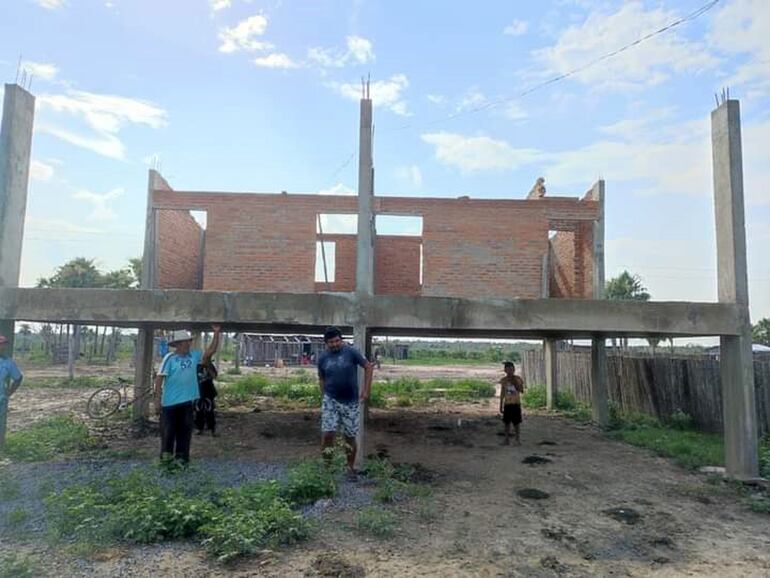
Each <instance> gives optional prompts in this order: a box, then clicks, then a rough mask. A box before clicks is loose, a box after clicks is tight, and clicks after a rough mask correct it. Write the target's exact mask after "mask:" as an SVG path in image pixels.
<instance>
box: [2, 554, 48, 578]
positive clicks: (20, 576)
mask: <svg viewBox="0 0 770 578" xmlns="http://www.w3.org/2000/svg"><path fill="white" fill-rule="evenodd" d="M40 575H41V573H40V572H39V571H38V568H37V563H36V561H35V560H34V559H33V558H31V557H29V556H20V555H19V554H16V553H15V552H13V553H4V554H0V578H35V576H40Z"/></svg>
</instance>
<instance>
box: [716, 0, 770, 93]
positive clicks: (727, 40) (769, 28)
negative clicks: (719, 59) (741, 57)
mask: <svg viewBox="0 0 770 578" xmlns="http://www.w3.org/2000/svg"><path fill="white" fill-rule="evenodd" d="M709 39H710V40H711V42H712V43H714V44H715V45H716V46H717V47H718V48H720V49H721V50H724V51H726V52H728V53H731V54H745V55H747V56H748V58H747V60H746V61H745V62H744V63H743V64H741V65H740V66H739V67H738V70H737V72H736V73H735V74H734V75H733V76H732V77H731V78H730V79H729V80H728V81H727V83H726V84H728V85H733V86H735V85H740V84H748V85H758V86H761V87H763V88H770V2H767V0H733V1H732V2H729V3H728V4H725V5H724V7H723V8H722V9H721V10H720V11H719V12H718V13H717V14H716V16H715V17H714V19H713V21H712V29H711V32H710V34H709Z"/></svg>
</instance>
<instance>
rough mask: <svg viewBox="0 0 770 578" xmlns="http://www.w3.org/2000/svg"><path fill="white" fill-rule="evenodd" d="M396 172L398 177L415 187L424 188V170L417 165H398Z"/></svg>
mask: <svg viewBox="0 0 770 578" xmlns="http://www.w3.org/2000/svg"><path fill="white" fill-rule="evenodd" d="M395 174H396V178H399V179H401V180H403V181H406V182H408V183H409V184H410V185H411V186H412V187H414V188H415V189H421V188H422V171H421V170H420V167H418V166H417V165H410V166H405V167H398V168H396V171H395Z"/></svg>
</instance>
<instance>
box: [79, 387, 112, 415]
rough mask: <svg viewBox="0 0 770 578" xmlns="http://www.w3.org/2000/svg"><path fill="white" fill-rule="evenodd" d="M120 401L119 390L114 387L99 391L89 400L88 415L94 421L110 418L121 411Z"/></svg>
mask: <svg viewBox="0 0 770 578" xmlns="http://www.w3.org/2000/svg"><path fill="white" fill-rule="evenodd" d="M120 400H121V395H120V392H119V391H118V390H117V389H114V388H112V387H103V388H102V389H97V390H96V391H95V392H93V393H92V394H91V397H89V398H88V405H86V413H88V415H89V417H91V418H93V419H104V418H106V417H110V416H111V415H112V414H114V413H115V412H116V411H118V409H120Z"/></svg>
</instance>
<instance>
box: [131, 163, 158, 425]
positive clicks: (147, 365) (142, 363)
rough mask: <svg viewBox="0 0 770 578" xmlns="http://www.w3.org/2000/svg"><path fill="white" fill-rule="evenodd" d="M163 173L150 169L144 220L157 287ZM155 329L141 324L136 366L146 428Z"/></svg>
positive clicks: (145, 281) (148, 262)
mask: <svg viewBox="0 0 770 578" xmlns="http://www.w3.org/2000/svg"><path fill="white" fill-rule="evenodd" d="M160 178H161V177H160V175H159V174H158V173H157V171H155V170H152V169H150V172H149V175H148V179H147V207H146V211H145V223H144V252H143V253H142V282H141V285H140V287H141V288H142V289H154V288H155V287H156V286H157V279H158V273H157V266H156V254H155V246H156V240H157V234H158V228H157V216H158V213H157V210H155V208H154V207H153V191H154V190H155V188H156V184H157V181H158V179H160ZM154 338H155V331H154V328H153V326H152V325H143V326H142V327H140V328H139V333H138V335H137V338H136V364H135V367H134V396H135V399H136V400H137V401H135V402H134V424H135V425H136V426H138V427H139V428H140V429H142V428H144V426H145V425H146V422H147V420H148V419H149V417H150V403H149V401H150V398H151V395H150V394H151V392H152V388H153V383H152V369H153V367H152V361H153V354H154V348H153V346H154Z"/></svg>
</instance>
